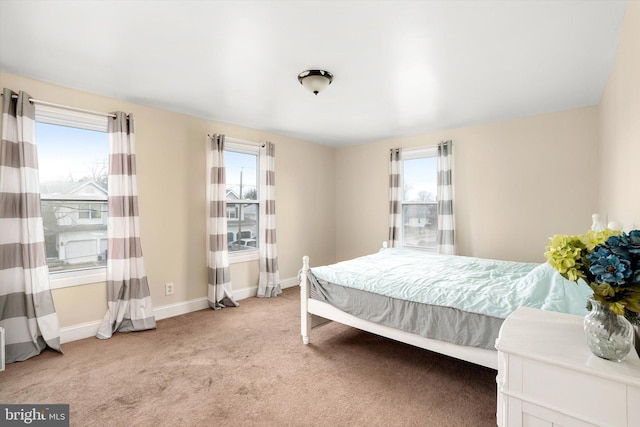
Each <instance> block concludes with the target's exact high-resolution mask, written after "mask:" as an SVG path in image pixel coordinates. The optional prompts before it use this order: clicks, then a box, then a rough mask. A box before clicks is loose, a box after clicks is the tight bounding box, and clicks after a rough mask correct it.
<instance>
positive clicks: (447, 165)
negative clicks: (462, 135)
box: [437, 141, 458, 255]
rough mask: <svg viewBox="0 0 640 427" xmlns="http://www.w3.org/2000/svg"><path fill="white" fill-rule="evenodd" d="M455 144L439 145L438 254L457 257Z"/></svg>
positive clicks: (445, 143) (443, 143)
mask: <svg viewBox="0 0 640 427" xmlns="http://www.w3.org/2000/svg"><path fill="white" fill-rule="evenodd" d="M452 166H453V142H451V141H445V142H441V143H440V144H438V196H437V200H438V238H437V239H438V240H437V248H438V253H441V254H449V255H456V254H457V252H458V249H457V247H456V234H455V219H454V216H453V173H452Z"/></svg>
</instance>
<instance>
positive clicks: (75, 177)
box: [36, 122, 109, 272]
mask: <svg viewBox="0 0 640 427" xmlns="http://www.w3.org/2000/svg"><path fill="white" fill-rule="evenodd" d="M36 138H37V143H38V164H39V174H40V192H41V199H42V219H43V224H44V234H45V243H46V251H47V263H48V265H49V270H50V271H51V272H56V271H68V270H76V269H82V268H94V267H104V266H106V263H107V244H106V242H107V196H108V189H107V177H108V169H107V168H108V166H107V165H108V159H109V137H108V134H107V133H105V132H97V131H91V130H86V129H79V128H72V127H67V126H59V125H52V124H46V123H41V122H37V123H36Z"/></svg>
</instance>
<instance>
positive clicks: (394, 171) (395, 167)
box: [389, 148, 402, 248]
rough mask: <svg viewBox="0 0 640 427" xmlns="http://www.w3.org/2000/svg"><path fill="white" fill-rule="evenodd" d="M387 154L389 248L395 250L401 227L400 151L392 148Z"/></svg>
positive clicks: (398, 241) (398, 242)
mask: <svg viewBox="0 0 640 427" xmlns="http://www.w3.org/2000/svg"><path fill="white" fill-rule="evenodd" d="M389 154H390V156H389V247H390V248H395V247H398V245H399V244H400V231H401V230H400V227H401V226H402V224H401V222H402V212H401V209H402V188H401V187H400V185H401V182H402V181H401V179H400V171H401V166H402V163H401V160H400V156H401V149H400V148H392V149H391V151H390V153H389Z"/></svg>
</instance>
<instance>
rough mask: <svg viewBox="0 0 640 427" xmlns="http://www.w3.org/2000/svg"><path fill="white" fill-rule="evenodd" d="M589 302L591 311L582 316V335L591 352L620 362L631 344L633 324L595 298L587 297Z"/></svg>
mask: <svg viewBox="0 0 640 427" xmlns="http://www.w3.org/2000/svg"><path fill="white" fill-rule="evenodd" d="M589 302H590V303H591V312H589V313H588V314H587V315H586V316H585V318H584V335H585V337H586V338H587V344H588V345H589V348H590V349H591V352H592V353H593V354H595V355H596V356H598V357H601V358H603V359H607V360H613V361H615V362H621V361H622V360H623V359H624V358H625V357H626V356H627V354H629V351H631V348H632V346H633V326H632V325H631V323H630V322H629V321H628V320H627V319H625V318H624V316H620V315H618V314H615V313H614V312H613V311H611V309H609V307H608V306H607V305H605V304H601V303H600V302H599V301H598V300H596V299H595V298H589Z"/></svg>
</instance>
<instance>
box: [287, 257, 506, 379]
mask: <svg viewBox="0 0 640 427" xmlns="http://www.w3.org/2000/svg"><path fill="white" fill-rule="evenodd" d="M300 288H301V289H300V330H301V334H302V342H303V343H304V344H309V339H310V335H311V330H312V329H314V328H316V327H319V326H322V325H324V324H326V323H328V322H330V321H334V322H338V323H342V324H344V325H348V326H351V327H354V328H357V329H361V330H363V331H367V332H371V333H373V334H376V335H381V336H383V337H387V338H391V339H393V340H396V341H400V342H403V343H406V344H411V345H414V346H416V347H420V348H424V349H426V350H431V351H435V352H436V353H441V354H444V355H447V356H451V357H455V358H457V359H461V360H466V361H467V362H471V363H475V364H477V365H481V366H486V367H488V368H492V369H496V370H497V369H498V352H497V351H495V350H487V349H483V348H476V347H467V346H461V345H456V344H451V343H448V342H444V341H439V340H435V339H430V338H425V337H423V336H420V335H416V334H412V333H410V332H405V331H401V330H399V329H394V328H390V327H388V326H384V325H379V324H377V323H373V322H370V321H368V320H363V319H360V318H358V317H355V316H352V315H351V314H348V313H345V312H344V311H342V310H339V309H337V308H335V307H334V306H332V305H330V304H327V303H325V302H322V301H318V300H315V299H310V298H309V288H310V283H309V257H308V256H304V257H303V258H302V271H301V273H300Z"/></svg>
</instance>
